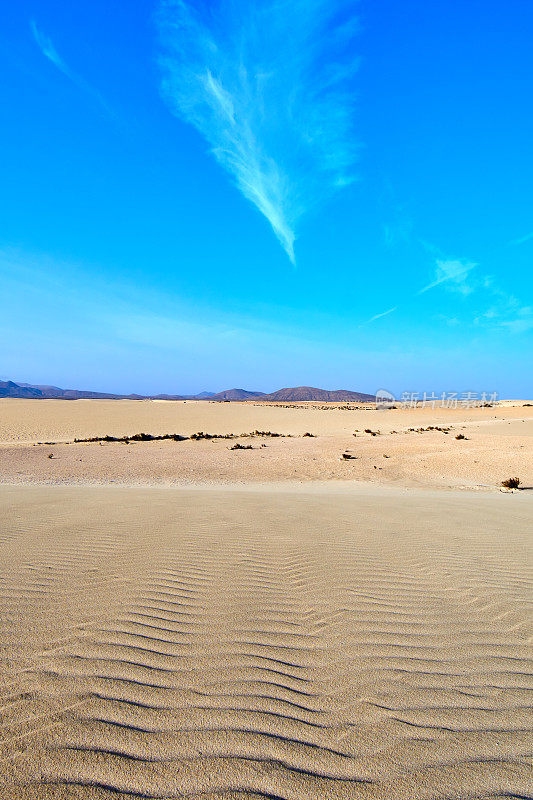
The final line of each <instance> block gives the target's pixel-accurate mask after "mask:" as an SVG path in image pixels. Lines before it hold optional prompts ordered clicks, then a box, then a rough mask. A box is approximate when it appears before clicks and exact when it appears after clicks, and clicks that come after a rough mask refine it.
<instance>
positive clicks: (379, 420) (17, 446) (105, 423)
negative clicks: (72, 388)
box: [0, 400, 533, 800]
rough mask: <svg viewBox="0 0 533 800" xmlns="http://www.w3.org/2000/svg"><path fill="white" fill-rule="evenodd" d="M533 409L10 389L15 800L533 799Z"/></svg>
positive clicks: (5, 663)
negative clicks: (148, 399) (53, 396)
mask: <svg viewBox="0 0 533 800" xmlns="http://www.w3.org/2000/svg"><path fill="white" fill-rule="evenodd" d="M532 410H533V409H530V408H528V407H522V406H508V407H494V408H485V409H458V410H456V411H452V410H444V409H443V410H432V409H416V410H412V411H406V410H397V411H394V410H392V411H387V412H376V411H370V410H369V411H366V410H351V411H348V410H341V409H328V410H321V409H318V408H315V409H309V408H305V407H304V408H302V407H294V408H268V407H264V406H260V405H257V406H254V405H253V404H235V405H234V404H209V403H203V404H202V403H179V404H178V403H140V402H137V403H136V402H135V401H75V402H64V401H63V402H62V401H57V403H56V402H55V401H24V400H6V401H0V441H1V444H0V481H1V482H2V484H3V485H1V486H0V508H1V517H0V519H1V524H0V543H1V548H0V571H1V582H0V605H1V617H0V622H1V625H0V691H1V695H2V696H1V698H0V708H1V712H0V714H1V722H0V725H1V729H0V786H2V789H1V790H0V797H2V800H4V799H5V800H7V799H8V798H9V799H10V800H11V798H13V800H23V798H24V800H25V799H26V798H28V800H41V799H42V800H49V798H50V799H51V798H54V800H69V799H70V798H83V800H95V799H96V798H99V799H100V798H102V800H103V799H104V798H105V799H107V798H109V800H111V798H117V797H121V798H180V797H187V798H198V799H199V800H200V799H201V800H237V799H239V800H244V798H247V800H256V799H259V798H270V800H300V798H302V800H303V798H309V799H310V800H321V799H322V798H325V799H326V800H328V798H335V799H336V800H337V799H338V798H342V799H343V800H344V799H345V798H346V799H348V798H355V799H356V800H357V798H365V800H366V799H367V798H372V799H375V800H391V799H393V800H396V799H397V800H407V799H408V798H409V800H415V798H421V799H422V800H425V799H427V800H430V799H433V798H435V800H436V799H437V798H440V799H441V800H444V798H446V799H447V800H451V798H453V799H454V800H463V798H464V800H467V799H468V800H473V799H474V798H476V799H477V800H488V798H504V797H505V798H510V797H516V798H526V797H531V796H532V793H533V780H532V778H531V776H532V770H531V735H532V732H533V720H532V715H531V704H530V701H531V697H530V694H528V690H531V688H532V684H533V680H532V677H531V662H530V660H528V659H530V656H531V649H530V647H529V645H530V641H531V632H532V631H531V628H532V627H533V626H532V624H531V623H532V617H531V609H530V607H529V608H528V601H530V599H531V558H530V556H531V529H532V520H533V491H530V490H529V489H528V487H529V486H532V485H533V472H532V450H533V447H532V445H533V439H532V433H533V414H531V413H530V412H531V411H532ZM431 425H433V426H435V425H437V426H446V427H450V432H449V433H448V434H444V433H442V432H440V431H427V430H425V431H423V432H420V433H418V432H416V431H409V428H411V427H414V428H419V427H424V428H427V427H428V426H431ZM367 427H368V428H370V429H372V430H374V431H376V430H378V429H379V430H380V434H379V435H376V436H372V435H371V434H365V433H364V429H365V428H367ZM256 429H259V430H271V431H274V432H278V433H284V434H291V436H290V437H289V436H286V437H280V438H271V437H257V436H255V437H253V438H249V437H242V438H238V439H219V440H217V441H215V442H213V441H210V440H207V441H205V440H202V441H191V440H186V441H179V442H174V441H154V442H141V443H138V442H133V443H131V444H124V443H109V444H107V443H102V444H100V443H87V444H69V442H71V441H72V440H73V439H74V438H75V437H89V436H103V435H106V434H111V435H115V436H119V435H120V436H122V435H125V434H133V433H136V432H139V431H144V432H147V433H151V434H162V433H174V432H175V433H181V434H183V435H189V434H191V433H192V432H194V431H198V430H204V431H207V432H211V433H235V434H238V433H243V432H249V431H252V430H256ZM356 429H357V431H356ZM393 431H396V433H393ZM305 432H311V433H313V434H314V435H315V438H311V437H303V434H304V433H305ZM354 432H356V436H355V437H354V436H353V433H354ZM458 433H462V434H463V435H465V436H466V439H464V440H456V439H455V436H456V435H457V434H458ZM41 441H54V442H56V444H53V445H48V444H47V445H39V444H37V442H41ZM57 442H59V444H57ZM236 442H239V443H241V444H251V445H252V447H253V449H252V450H243V451H240V450H239V451H233V450H230V449H228V448H229V447H231V446H233V444H235V443H236ZM261 444H266V445H267V446H266V447H261ZM348 450H349V451H350V452H351V453H353V455H354V456H355V458H353V459H347V460H345V459H342V453H343V452H347V451H348ZM50 454H52V456H53V457H52V458H48V456H49V455H50ZM384 456H388V458H384ZM389 462H390V464H389ZM374 467H376V468H374ZM514 474H517V475H519V476H520V477H521V478H522V483H523V486H524V489H525V490H523V491H519V492H517V493H514V494H503V493H501V492H500V491H499V490H498V484H499V482H500V481H501V479H502V478H506V477H509V476H510V475H514ZM476 481H478V482H479V484H483V485H477V484H476Z"/></svg>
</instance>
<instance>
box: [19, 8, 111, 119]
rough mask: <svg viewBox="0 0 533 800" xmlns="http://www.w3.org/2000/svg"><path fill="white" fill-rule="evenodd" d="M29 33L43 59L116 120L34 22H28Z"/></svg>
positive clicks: (98, 93) (99, 95)
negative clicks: (31, 34) (30, 32)
mask: <svg viewBox="0 0 533 800" xmlns="http://www.w3.org/2000/svg"><path fill="white" fill-rule="evenodd" d="M30 27H31V31H32V33H33V38H34V39H35V42H36V44H37V47H38V48H39V50H40V51H41V53H42V54H43V56H44V57H45V58H47V59H48V60H49V61H50V62H51V63H52V64H53V65H54V66H55V67H57V69H58V70H59V71H60V72H62V73H63V75H65V77H67V78H68V79H69V80H71V81H72V83H74V84H75V85H76V86H77V87H78V89H81V90H82V91H83V92H86V93H87V94H88V95H90V96H91V97H92V99H93V100H96V102H97V103H98V105H99V106H100V107H101V108H102V109H103V110H104V111H105V112H106V113H107V114H109V115H110V116H111V117H113V118H116V114H115V112H114V110H113V109H112V108H111V107H110V106H109V105H108V103H107V101H106V100H105V98H104V97H103V96H102V95H101V94H100V92H99V91H98V90H97V89H95V88H94V86H91V84H89V83H87V81H86V80H85V79H84V78H82V77H81V75H78V73H77V72H74V71H73V70H72V69H71V68H70V67H69V66H68V64H67V63H66V62H65V61H64V60H63V58H62V57H61V56H60V55H59V53H58V52H57V50H56V49H55V47H54V45H53V43H52V40H51V39H50V38H49V37H48V36H46V35H45V34H44V33H43V32H42V31H41V30H40V29H39V28H38V27H37V24H36V22H35V20H31V21H30Z"/></svg>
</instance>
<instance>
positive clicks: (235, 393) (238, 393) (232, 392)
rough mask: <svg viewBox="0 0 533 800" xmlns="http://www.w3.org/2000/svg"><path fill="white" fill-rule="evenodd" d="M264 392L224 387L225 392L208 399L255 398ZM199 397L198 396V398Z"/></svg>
mask: <svg viewBox="0 0 533 800" xmlns="http://www.w3.org/2000/svg"><path fill="white" fill-rule="evenodd" d="M259 397H261V398H262V397H264V392H249V391H248V390H247V389H226V391H225V392H218V394H214V395H211V397H209V398H207V399H209V400H257V399H258V398H259ZM199 399H200V398H199Z"/></svg>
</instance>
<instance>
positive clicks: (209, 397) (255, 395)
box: [0, 380, 375, 403]
mask: <svg viewBox="0 0 533 800" xmlns="http://www.w3.org/2000/svg"><path fill="white" fill-rule="evenodd" d="M4 397H13V398H26V399H35V400H204V401H218V402H243V401H246V400H261V401H265V402H293V403H295V402H296V403H298V402H308V401H310V402H322V403H342V402H356V403H357V402H359V403H361V402H363V403H364V402H371V401H374V400H375V396H374V395H371V394H365V393H364V392H353V391H351V390H349V389H334V390H328V389H318V388H316V387H314V386H294V387H285V388H283V389H278V390H277V391H275V392H271V393H270V394H265V393H264V392H258V391H250V390H248V389H237V388H234V389H225V390H224V391H222V392H217V393H213V392H200V393H199V394H196V395H181V394H156V395H141V394H114V393H112V392H94V391H89V390H85V389H61V388H60V387H58V386H49V385H43V384H30V383H15V382H14V381H9V380H7V381H0V398H4Z"/></svg>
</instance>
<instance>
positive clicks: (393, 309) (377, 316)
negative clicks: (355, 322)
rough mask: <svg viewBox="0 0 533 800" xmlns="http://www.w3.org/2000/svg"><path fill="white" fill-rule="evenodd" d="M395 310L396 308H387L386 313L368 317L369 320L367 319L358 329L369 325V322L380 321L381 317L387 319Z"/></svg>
mask: <svg viewBox="0 0 533 800" xmlns="http://www.w3.org/2000/svg"><path fill="white" fill-rule="evenodd" d="M397 310H398V306H394V307H393V308H389V309H388V310H387V311H382V312H381V314H374V316H373V317H370V319H367V321H366V322H362V323H361V325H360V326H359V327H362V325H370V323H371V322H375V321H376V320H377V319H381V317H387V316H388V315H389V314H392V313H393V312H394V311H397Z"/></svg>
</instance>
